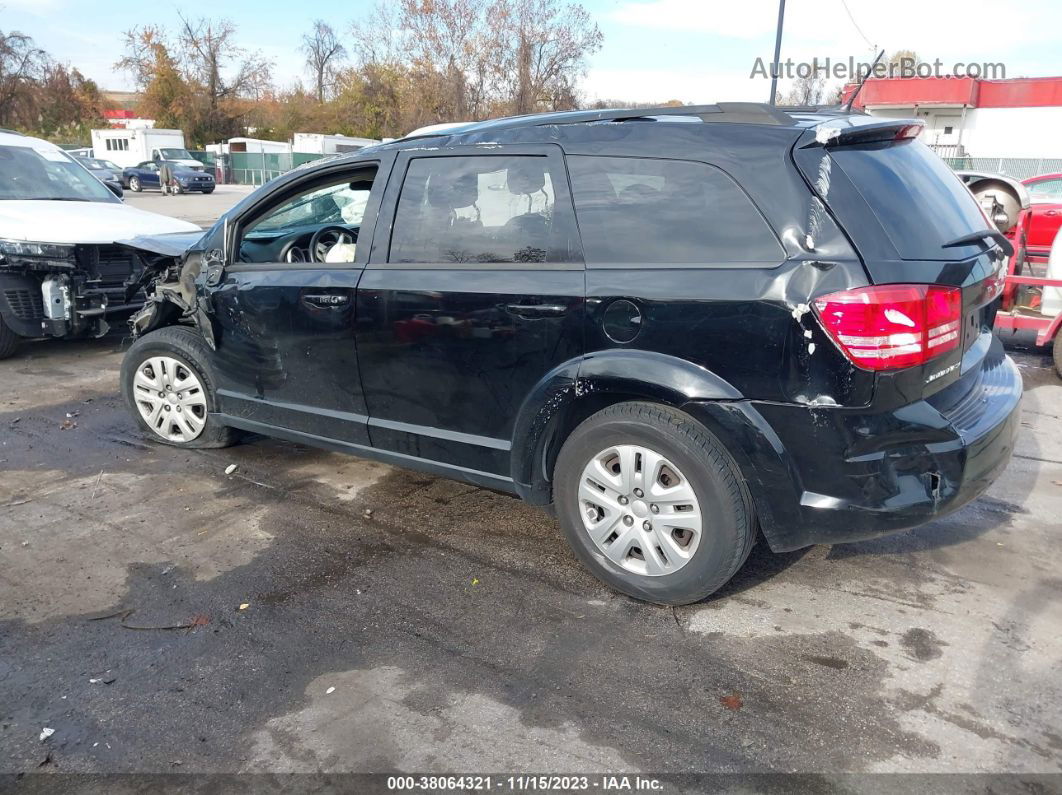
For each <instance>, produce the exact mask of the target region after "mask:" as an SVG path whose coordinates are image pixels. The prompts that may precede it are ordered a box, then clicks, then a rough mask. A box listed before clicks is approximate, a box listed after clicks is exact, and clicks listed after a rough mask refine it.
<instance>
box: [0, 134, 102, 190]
mask: <svg viewBox="0 0 1062 795" xmlns="http://www.w3.org/2000/svg"><path fill="white" fill-rule="evenodd" d="M0 199H22V200H28V199H39V200H52V201H85V202H116V201H118V199H117V198H116V197H115V196H114V194H113V193H111V192H110V190H108V189H107V187H106V186H105V185H104V184H103V183H102V182H100V181H99V180H98V179H96V177H94V176H93V175H92V174H90V173H89V172H88V170H86V169H85V167H84V166H82V165H81V164H80V163H77V162H75V161H74V159H73V158H71V157H70V156H69V155H67V154H65V153H64V152H62V151H60V150H58V149H52V148H49V147H45V146H41V147H40V148H37V147H34V146H32V145H29V144H28V145H26V146H0Z"/></svg>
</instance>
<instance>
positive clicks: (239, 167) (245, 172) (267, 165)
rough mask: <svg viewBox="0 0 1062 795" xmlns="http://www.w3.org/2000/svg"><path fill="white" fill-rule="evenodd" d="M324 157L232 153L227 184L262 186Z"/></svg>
mask: <svg viewBox="0 0 1062 795" xmlns="http://www.w3.org/2000/svg"><path fill="white" fill-rule="evenodd" d="M321 157H324V155H318V154H307V153H304V152H277V153H270V152H233V153H232V154H230V155H229V164H228V171H229V173H228V174H227V175H226V181H227V182H233V183H235V184H237V185H264V184H265V183H267V182H269V180H271V179H273V178H274V177H279V176H280V175H281V174H284V173H286V172H288V171H291V170H292V169H293V168H297V167H298V166H301V165H302V164H303V163H309V162H311V161H313V160H318V159H320V158H321Z"/></svg>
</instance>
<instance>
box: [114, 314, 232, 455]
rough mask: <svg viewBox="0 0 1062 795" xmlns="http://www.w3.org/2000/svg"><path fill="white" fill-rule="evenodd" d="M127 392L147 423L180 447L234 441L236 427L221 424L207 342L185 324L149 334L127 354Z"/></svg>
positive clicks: (152, 434)
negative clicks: (216, 414) (218, 419)
mask: <svg viewBox="0 0 1062 795" xmlns="http://www.w3.org/2000/svg"><path fill="white" fill-rule="evenodd" d="M121 379H122V397H123V398H124V399H125V403H126V406H127V407H128V408H129V411H130V412H131V413H132V414H133V416H134V417H135V418H136V420H137V423H138V424H139V425H140V427H141V429H143V430H144V431H146V432H147V434H148V435H149V436H150V437H151V438H152V439H154V440H155V441H156V442H162V443H163V444H170V445H174V446H175V447H228V446H229V445H231V444H233V443H234V442H235V441H236V439H237V433H236V431H235V430H234V429H232V428H228V427H225V426H224V425H221V424H220V423H219V422H218V421H217V418H216V417H214V416H212V413H214V412H216V411H217V397H216V393H215V388H214V379H213V376H212V374H211V372H210V367H209V365H208V359H207V348H206V345H205V343H204V342H203V340H202V338H201V337H200V336H199V334H198V333H197V332H196V331H194V330H192V329H190V328H187V327H185V326H167V327H166V328H161V329H159V330H157V331H153V332H151V333H150V334H145V335H144V336H143V337H141V338H140V339H138V340H137V341H136V342H134V343H133V345H132V346H131V347H130V348H129V351H128V352H127V353H126V354H125V358H124V359H123V360H122V375H121Z"/></svg>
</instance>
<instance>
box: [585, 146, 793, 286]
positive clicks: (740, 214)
mask: <svg viewBox="0 0 1062 795" xmlns="http://www.w3.org/2000/svg"><path fill="white" fill-rule="evenodd" d="M568 171H569V175H570V177H571V182H572V196H573V198H574V200H575V214H576V218H577V219H578V221H579V232H580V234H581V235H582V240H583V253H584V256H585V257H586V262H587V264H588V265H595V264H596V265H620V266H623V265H660V266H663V267H666V266H667V265H692V264H741V263H748V262H752V263H769V264H774V265H777V264H778V263H779V262H781V261H782V259H784V257H785V253H784V251H783V250H782V247H781V244H780V243H779V242H778V239H777V238H776V237H775V235H774V233H773V232H772V231H771V228H770V227H769V226H768V225H767V222H766V221H765V220H764V219H763V217H762V216H761V215H760V214H759V212H758V211H757V210H756V208H755V207H754V206H753V204H752V202H751V201H750V200H749V198H748V197H747V196H746V195H745V194H744V193H743V192H742V191H741V189H740V188H738V186H737V185H736V184H735V183H734V182H733V180H731V179H730V177H728V176H727V175H726V174H724V173H723V172H722V171H720V170H719V169H717V168H714V167H712V166H709V165H707V164H705V163H699V162H693V161H686V160H656V159H650V158H636V157H597V156H584V155H577V156H569V157H568Z"/></svg>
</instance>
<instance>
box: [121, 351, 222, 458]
mask: <svg viewBox="0 0 1062 795" xmlns="http://www.w3.org/2000/svg"><path fill="white" fill-rule="evenodd" d="M133 397H134V399H135V400H136V407H137V410H138V411H139V412H140V416H141V417H143V418H144V422H146V423H147V424H148V427H150V428H151V430H152V431H154V432H155V433H156V434H158V435H159V436H161V437H162V438H163V439H166V440H167V441H171V442H190V441H192V440H193V439H196V438H197V437H198V436H199V434H201V433H202V432H203V428H204V427H205V426H206V420H207V401H206V393H205V392H204V391H203V385H202V384H201V383H200V382H199V378H198V377H197V376H196V374H195V373H193V372H192V371H191V370H190V369H189V368H188V367H187V366H186V365H184V364H183V363H182V362H180V361H178V360H177V359H174V358H172V357H170V356H153V357H151V358H150V359H146V360H144V361H143V362H141V364H140V367H138V368H137V371H136V375H134V376H133Z"/></svg>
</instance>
